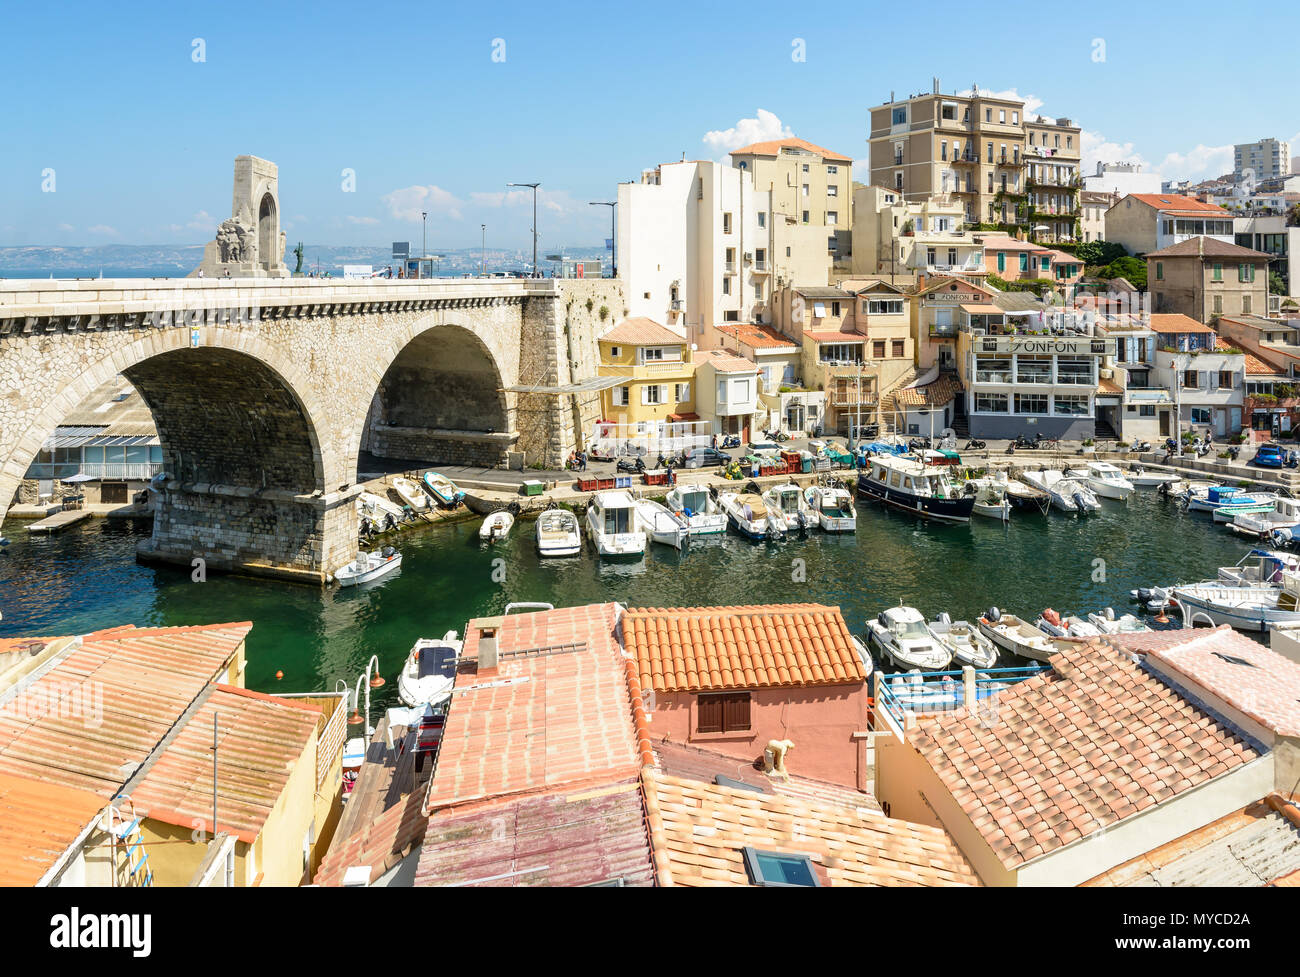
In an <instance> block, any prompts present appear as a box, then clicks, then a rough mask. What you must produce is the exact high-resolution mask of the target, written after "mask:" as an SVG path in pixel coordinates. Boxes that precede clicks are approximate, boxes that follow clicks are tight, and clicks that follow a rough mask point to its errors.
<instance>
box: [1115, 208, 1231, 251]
mask: <svg viewBox="0 0 1300 977" xmlns="http://www.w3.org/2000/svg"><path fill="white" fill-rule="evenodd" d="M1232 233H1233V232H1232V214H1230V213H1229V212H1228V211H1226V210H1224V209H1223V208H1222V207H1219V206H1217V205H1215V204H1207V203H1204V202H1203V201H1200V200H1196V199H1195V198H1193V197H1187V196H1180V195H1178V194H1172V193H1130V194H1129V195H1128V196H1126V197H1124V198H1123V199H1122V200H1119V201H1117V202H1116V203H1115V204H1114V205H1113V206H1112V207H1111V208H1110V209H1109V210H1107V211H1106V240H1108V241H1113V242H1115V243H1116V244H1122V245H1124V247H1125V248H1127V249H1128V252H1129V254H1134V255H1139V256H1141V255H1145V254H1148V253H1150V252H1152V251H1159V250H1160V249H1161V248H1167V247H1169V246H1170V245H1174V244H1179V243H1181V242H1183V241H1187V240H1190V239H1192V238H1194V237H1209V238H1214V239H1215V240H1217V241H1223V242H1225V243H1227V244H1231V243H1232Z"/></svg>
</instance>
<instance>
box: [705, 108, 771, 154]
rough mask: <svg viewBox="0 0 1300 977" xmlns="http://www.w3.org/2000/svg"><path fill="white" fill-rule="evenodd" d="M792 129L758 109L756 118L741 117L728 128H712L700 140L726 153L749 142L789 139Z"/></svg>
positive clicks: (715, 149) (717, 150)
mask: <svg viewBox="0 0 1300 977" xmlns="http://www.w3.org/2000/svg"><path fill="white" fill-rule="evenodd" d="M793 135H794V131H793V130H792V129H791V128H790V127H789V126H787V125H782V124H781V120H780V119H779V118H777V116H776V115H775V114H774V113H772V112H769V111H767V109H759V110H758V114H757V118H753V119H741V120H740V121H739V122H737V123H736V124H735V125H734V126H732V127H731V128H730V129H712V130H710V131H708V132H706V133H705V134H704V139H703V140H701V141H702V142H704V143H705V145H707V146H708V147H709V149H710V150H711V151H712V152H714V153H718V154H726V153H729V152H731V151H732V150H734V149H739V148H740V147H741V146H748V145H749V144H750V143H756V142H768V141H770V140H773V139H789V138H790V137H791V136H793Z"/></svg>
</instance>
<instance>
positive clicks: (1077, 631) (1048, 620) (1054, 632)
mask: <svg viewBox="0 0 1300 977" xmlns="http://www.w3.org/2000/svg"><path fill="white" fill-rule="evenodd" d="M1034 627H1036V628H1038V630H1039V631H1042V632H1043V634H1045V635H1047V636H1048V637H1049V638H1095V637H1097V636H1098V635H1099V634H1101V630H1100V629H1099V628H1098V627H1097V626H1096V625H1095V624H1093V623H1092V622H1091V621H1085V620H1084V619H1083V618H1081V617H1078V616H1077V615H1070V616H1069V617H1061V615H1060V614H1058V613H1057V612H1056V611H1054V610H1052V609H1051V608H1050V607H1048V608H1045V609H1044V610H1043V613H1042V614H1040V615H1038V620H1037V621H1035V622H1034Z"/></svg>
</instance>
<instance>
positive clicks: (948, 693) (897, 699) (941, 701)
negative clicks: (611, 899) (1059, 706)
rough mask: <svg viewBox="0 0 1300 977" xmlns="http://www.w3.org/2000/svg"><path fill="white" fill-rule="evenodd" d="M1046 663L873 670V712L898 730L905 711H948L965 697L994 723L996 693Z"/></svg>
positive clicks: (1044, 667) (1035, 672) (962, 703)
mask: <svg viewBox="0 0 1300 977" xmlns="http://www.w3.org/2000/svg"><path fill="white" fill-rule="evenodd" d="M1049 667H1050V666H1047V665H1025V666H1019V667H1015V668H985V669H975V668H970V669H963V670H961V671H955V672H927V673H925V674H924V675H920V674H917V673H907V674H893V675H886V674H883V673H881V672H877V673H876V706H875V708H876V712H877V713H878V714H879V713H884V714H886V715H888V716H889V718H890V719H892V720H893V722H894V724H895V725H896V726H898V727H899V728H900V729H901V728H903V726H904V718H905V716H906V714H907V713H909V712H910V713H913V714H916V715H924V714H926V713H935V712H951V711H952V710H954V709H961V708H962V707H964V706H966V705H967V698H968V696H969V697H970V699H971V703H970V704H971V705H972V706H974V708H975V710H976V714H977V715H980V716H981V717H984V716H987V717H988V718H989V720H990V721H991V722H996V709H997V701H998V696H999V695H1000V694H1001V693H1002V692H1004V691H1006V690H1007V689H1009V688H1011V687H1012V686H1014V685H1016V684H1018V683H1020V682H1023V681H1025V680H1026V679H1030V678H1033V677H1034V676H1035V675H1039V674H1041V673H1042V672H1044V671H1047V670H1048V668H1049Z"/></svg>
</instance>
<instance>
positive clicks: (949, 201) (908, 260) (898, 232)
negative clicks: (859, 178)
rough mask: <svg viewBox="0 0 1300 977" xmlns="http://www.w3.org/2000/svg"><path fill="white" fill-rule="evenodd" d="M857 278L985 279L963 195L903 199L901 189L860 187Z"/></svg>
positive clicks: (909, 280)
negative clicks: (968, 223)
mask: <svg viewBox="0 0 1300 977" xmlns="http://www.w3.org/2000/svg"><path fill="white" fill-rule="evenodd" d="M853 210H854V214H855V217H854V223H853V256H852V257H853V263H852V266H853V275H854V277H855V278H859V277H860V278H886V277H887V278H888V279H889V280H890V281H892V282H895V283H898V284H909V283H912V282H915V281H916V280H917V278H918V277H919V276H924V275H940V274H942V275H956V276H959V277H966V276H970V275H974V276H977V277H979V278H983V276H984V274H985V269H984V254H983V248H982V247H981V246H980V245H979V244H978V243H977V240H976V238H977V235H975V234H972V232H971V231H970V230H969V229H967V226H966V221H965V212H964V206H963V204H962V201H961V199H960V198H959V197H957V196H955V195H953V194H948V195H947V196H943V195H940V196H935V197H926V198H924V199H922V200H916V201H909V200H905V199H904V198H903V196H902V194H901V193H899V192H898V191H897V190H891V189H889V188H888V187H878V186H869V187H864V186H861V185H859V186H857V187H856V188H854V191H853Z"/></svg>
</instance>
